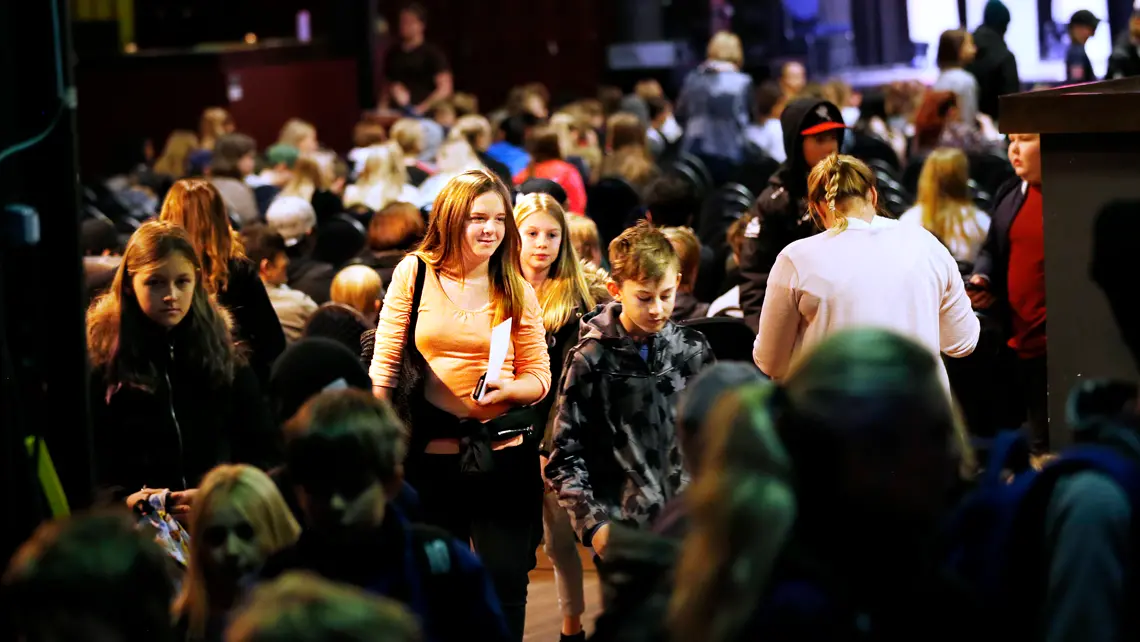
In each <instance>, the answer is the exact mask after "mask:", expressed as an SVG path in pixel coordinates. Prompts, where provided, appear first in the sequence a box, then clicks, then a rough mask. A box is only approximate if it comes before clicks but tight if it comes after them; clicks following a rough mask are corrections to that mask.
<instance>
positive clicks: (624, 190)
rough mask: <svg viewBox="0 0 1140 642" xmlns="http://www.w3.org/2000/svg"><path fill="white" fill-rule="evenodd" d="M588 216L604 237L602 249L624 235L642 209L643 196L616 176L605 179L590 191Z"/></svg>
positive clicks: (587, 207)
mask: <svg viewBox="0 0 1140 642" xmlns="http://www.w3.org/2000/svg"><path fill="white" fill-rule="evenodd" d="M588 194H589V196H588V198H587V200H586V216H589V217H590V218H591V219H593V221H594V223H595V224H596V225H597V226H598V234H599V236H601V237H602V247H607V246H608V245H609V242H610V241H612V240H613V239H614V237H616V236H617V235H618V234H621V233H622V230H624V229H625V227H626V225H627V224H628V223H629V221H630V219H631V218H633V217H635V216H636V214H637V213H638V211H639V209H640V207H641V196H640V195H639V194H638V193H637V190H636V189H634V188H633V186H632V185H630V184H629V183H628V182H626V181H625V180H623V179H621V178H617V177H616V176H613V177H609V178H603V179H602V180H600V181H598V182H597V183H596V184H594V185H593V186H592V187H590V188H589V190H588Z"/></svg>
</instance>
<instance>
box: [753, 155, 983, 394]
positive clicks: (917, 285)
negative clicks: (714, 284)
mask: <svg viewBox="0 0 1140 642" xmlns="http://www.w3.org/2000/svg"><path fill="white" fill-rule="evenodd" d="M807 198H808V203H809V209H810V211H811V214H812V216H813V217H814V218H815V219H816V223H817V224H818V225H819V227H820V228H822V229H823V230H824V231H823V232H822V233H820V234H816V235H815V236H812V237H809V238H806V239H802V240H799V241H796V242H795V243H792V244H790V245H788V246H787V247H786V248H784V250H783V251H782V252H780V255H779V257H777V258H776V263H775V265H774V266H773V267H772V271H771V272H770V273H769V276H768V290H767V294H766V296H765V298H764V308H763V310H762V312H761V314H760V329H759V334H758V335H757V336H756V344H755V346H754V348H753V355H752V356H753V359H754V360H755V361H756V365H757V366H759V368H760V369H761V370H763V371H764V373H765V374H767V375H768V376H770V377H772V378H773V379H777V380H778V379H782V378H783V377H785V376H786V375H787V374H788V371H789V368H790V366H791V365H792V360H793V358H795V357H796V356H797V355H798V354H799V352H800V351H802V350H806V349H809V348H811V347H812V346H814V345H816V344H817V343H819V342H820V341H822V340H823V338H824V337H827V336H828V335H830V334H831V333H833V332H836V331H837V330H840V329H842V328H848V327H855V326H871V327H878V328H886V329H890V330H894V331H896V332H900V333H902V334H904V335H906V336H909V337H912V338H913V339H915V340H917V341H918V342H920V343H921V344H923V345H925V346H926V347H927V348H929V349H930V350H931V352H933V353H934V354H938V353H943V354H946V355H948V356H951V357H964V356H966V355H968V354H970V353H971V352H973V351H974V346H976V345H977V343H978V331H979V324H978V319H977V317H975V316H974V312H973V310H972V309H971V307H970V300H969V298H968V297H967V296H966V290H965V287H964V284H963V281H962V277H961V275H960V274H959V272H958V265H957V263H955V261H954V257H952V256H951V255H950V252H949V251H947V249H946V247H945V246H944V245H942V243H940V242H939V241H938V239H936V238H935V237H934V236H933V235H932V234H931V233H930V232H928V231H926V230H925V229H924V228H922V227H919V226H917V225H900V224H899V223H898V221H895V220H891V219H887V218H883V217H881V216H878V214H877V207H878V200H879V193H878V190H877V189H876V187H875V175H874V173H873V172H872V171H871V170H870V169H869V168H868V167H867V166H866V165H864V164H863V163H862V162H860V161H859V160H857V159H855V158H853V157H851V156H839V155H833V156H830V157H828V158H826V159H824V160H823V161H820V163H819V164H818V165H816V166H815V168H814V169H813V170H812V172H811V175H810V176H809V177H808V197H807ZM942 378H943V381H944V382H945V383H946V385H947V389H949V380H948V379H947V378H946V372H945V369H943V372H942Z"/></svg>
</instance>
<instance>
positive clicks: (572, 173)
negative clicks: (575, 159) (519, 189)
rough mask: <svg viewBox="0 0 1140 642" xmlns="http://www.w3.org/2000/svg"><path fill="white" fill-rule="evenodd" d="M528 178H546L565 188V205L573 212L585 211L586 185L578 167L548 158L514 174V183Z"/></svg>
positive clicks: (520, 182)
mask: <svg viewBox="0 0 1140 642" xmlns="http://www.w3.org/2000/svg"><path fill="white" fill-rule="evenodd" d="M528 178H548V179H550V180H552V181H554V182H555V183H558V184H559V185H561V186H562V189H564V190H566V206H567V208H568V209H569V210H570V212H571V213H573V214H585V213H586V185H585V183H584V182H583V181H582V175H581V174H580V173H578V168H577V167H574V166H573V165H571V164H570V163H567V162H566V161H562V160H548V161H543V162H541V163H538V164H536V165H535V166H534V167H533V168H529V167H528V168H527V169H524V170H523V171H521V172H519V173H518V174H515V176H514V179H515V185H522V184H523V183H524V182H525V181H526V180H527V179H528Z"/></svg>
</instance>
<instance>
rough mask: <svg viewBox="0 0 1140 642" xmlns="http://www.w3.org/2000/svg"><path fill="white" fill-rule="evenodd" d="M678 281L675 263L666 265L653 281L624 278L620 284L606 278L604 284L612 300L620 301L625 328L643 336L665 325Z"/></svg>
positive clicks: (679, 283)
mask: <svg viewBox="0 0 1140 642" xmlns="http://www.w3.org/2000/svg"><path fill="white" fill-rule="evenodd" d="M680 285H681V275H680V273H679V272H678V271H677V268H676V267H674V266H670V267H669V269H667V270H665V273H664V274H663V275H662V276H661V278H660V279H659V280H657V281H648V280H646V281H634V280H632V279H628V280H626V281H623V282H622V283H621V285H617V284H615V283H613V282H610V283H609V284H608V287H609V289H610V294H611V295H613V297H614V300H616V301H620V302H621V308H622V309H621V315H622V317H623V320H624V321H626V322H627V328H626V329H627V330H628V331H629V332H630V334H631V335H638V336H639V337H643V336H647V335H650V334H655V333H657V332H660V331H662V330H664V329H665V324H666V323H668V322H669V317H671V316H672V315H673V306H674V305H675V304H676V296H677V288H678V287H679V286H680ZM635 338H637V337H635Z"/></svg>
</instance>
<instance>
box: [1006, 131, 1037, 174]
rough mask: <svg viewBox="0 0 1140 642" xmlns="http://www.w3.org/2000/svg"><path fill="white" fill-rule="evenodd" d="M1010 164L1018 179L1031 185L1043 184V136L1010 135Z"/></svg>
mask: <svg viewBox="0 0 1140 642" xmlns="http://www.w3.org/2000/svg"><path fill="white" fill-rule="evenodd" d="M1009 162H1010V163H1011V164H1012V165H1013V171H1015V172H1017V176H1018V178H1020V179H1021V180H1023V181H1026V182H1027V183H1029V184H1030V185H1040V184H1041V136H1039V135H1037V134H1010V135H1009Z"/></svg>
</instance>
